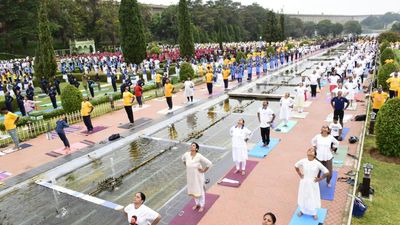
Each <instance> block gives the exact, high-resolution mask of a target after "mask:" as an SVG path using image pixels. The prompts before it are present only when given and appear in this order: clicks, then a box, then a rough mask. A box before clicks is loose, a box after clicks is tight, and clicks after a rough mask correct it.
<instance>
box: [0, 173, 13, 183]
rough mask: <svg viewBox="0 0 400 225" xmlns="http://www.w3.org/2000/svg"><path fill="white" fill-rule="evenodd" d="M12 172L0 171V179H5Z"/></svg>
mask: <svg viewBox="0 0 400 225" xmlns="http://www.w3.org/2000/svg"><path fill="white" fill-rule="evenodd" d="M11 175H12V174H11V173H9V172H7V171H1V172H0V181H2V180H4V179H6V178H7V177H9V176H11Z"/></svg>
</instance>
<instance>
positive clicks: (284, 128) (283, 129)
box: [275, 120, 297, 133]
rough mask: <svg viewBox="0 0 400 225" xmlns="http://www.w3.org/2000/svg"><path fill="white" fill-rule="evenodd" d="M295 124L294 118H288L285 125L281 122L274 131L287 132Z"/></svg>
mask: <svg viewBox="0 0 400 225" xmlns="http://www.w3.org/2000/svg"><path fill="white" fill-rule="evenodd" d="M296 124H297V121H296V120H289V121H288V123H287V127H284V126H283V122H281V123H280V124H279V125H278V126H277V127H276V128H275V131H276V132H281V133H289V131H290V130H291V129H292V128H293V127H294V126H295V125H296Z"/></svg>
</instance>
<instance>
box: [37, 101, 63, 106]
mask: <svg viewBox="0 0 400 225" xmlns="http://www.w3.org/2000/svg"><path fill="white" fill-rule="evenodd" d="M57 105H61V101H57ZM40 106H41V107H49V106H53V103H46V104H41V105H40Z"/></svg>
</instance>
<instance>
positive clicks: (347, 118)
mask: <svg viewBox="0 0 400 225" xmlns="http://www.w3.org/2000/svg"><path fill="white" fill-rule="evenodd" d="M352 118H353V115H352V114H344V117H343V122H344V123H346V122H349V121H350V120H351V119H352ZM325 122H333V113H329V115H328V116H326V119H325Z"/></svg>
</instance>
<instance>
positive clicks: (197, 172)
mask: <svg viewBox="0 0 400 225" xmlns="http://www.w3.org/2000/svg"><path fill="white" fill-rule="evenodd" d="M198 151H199V145H198V144H197V143H196V142H193V143H192V145H191V149H190V152H186V153H185V154H183V156H182V160H183V163H184V164H185V165H186V178H187V190H188V195H190V196H192V197H193V198H194V200H195V203H196V205H195V206H193V210H196V209H198V210H199V212H202V211H203V210H204V204H205V187H204V182H205V178H204V173H205V172H207V170H208V168H210V167H211V165H212V163H211V161H210V160H208V159H207V158H206V157H204V156H203V155H201V154H200V153H198Z"/></svg>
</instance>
